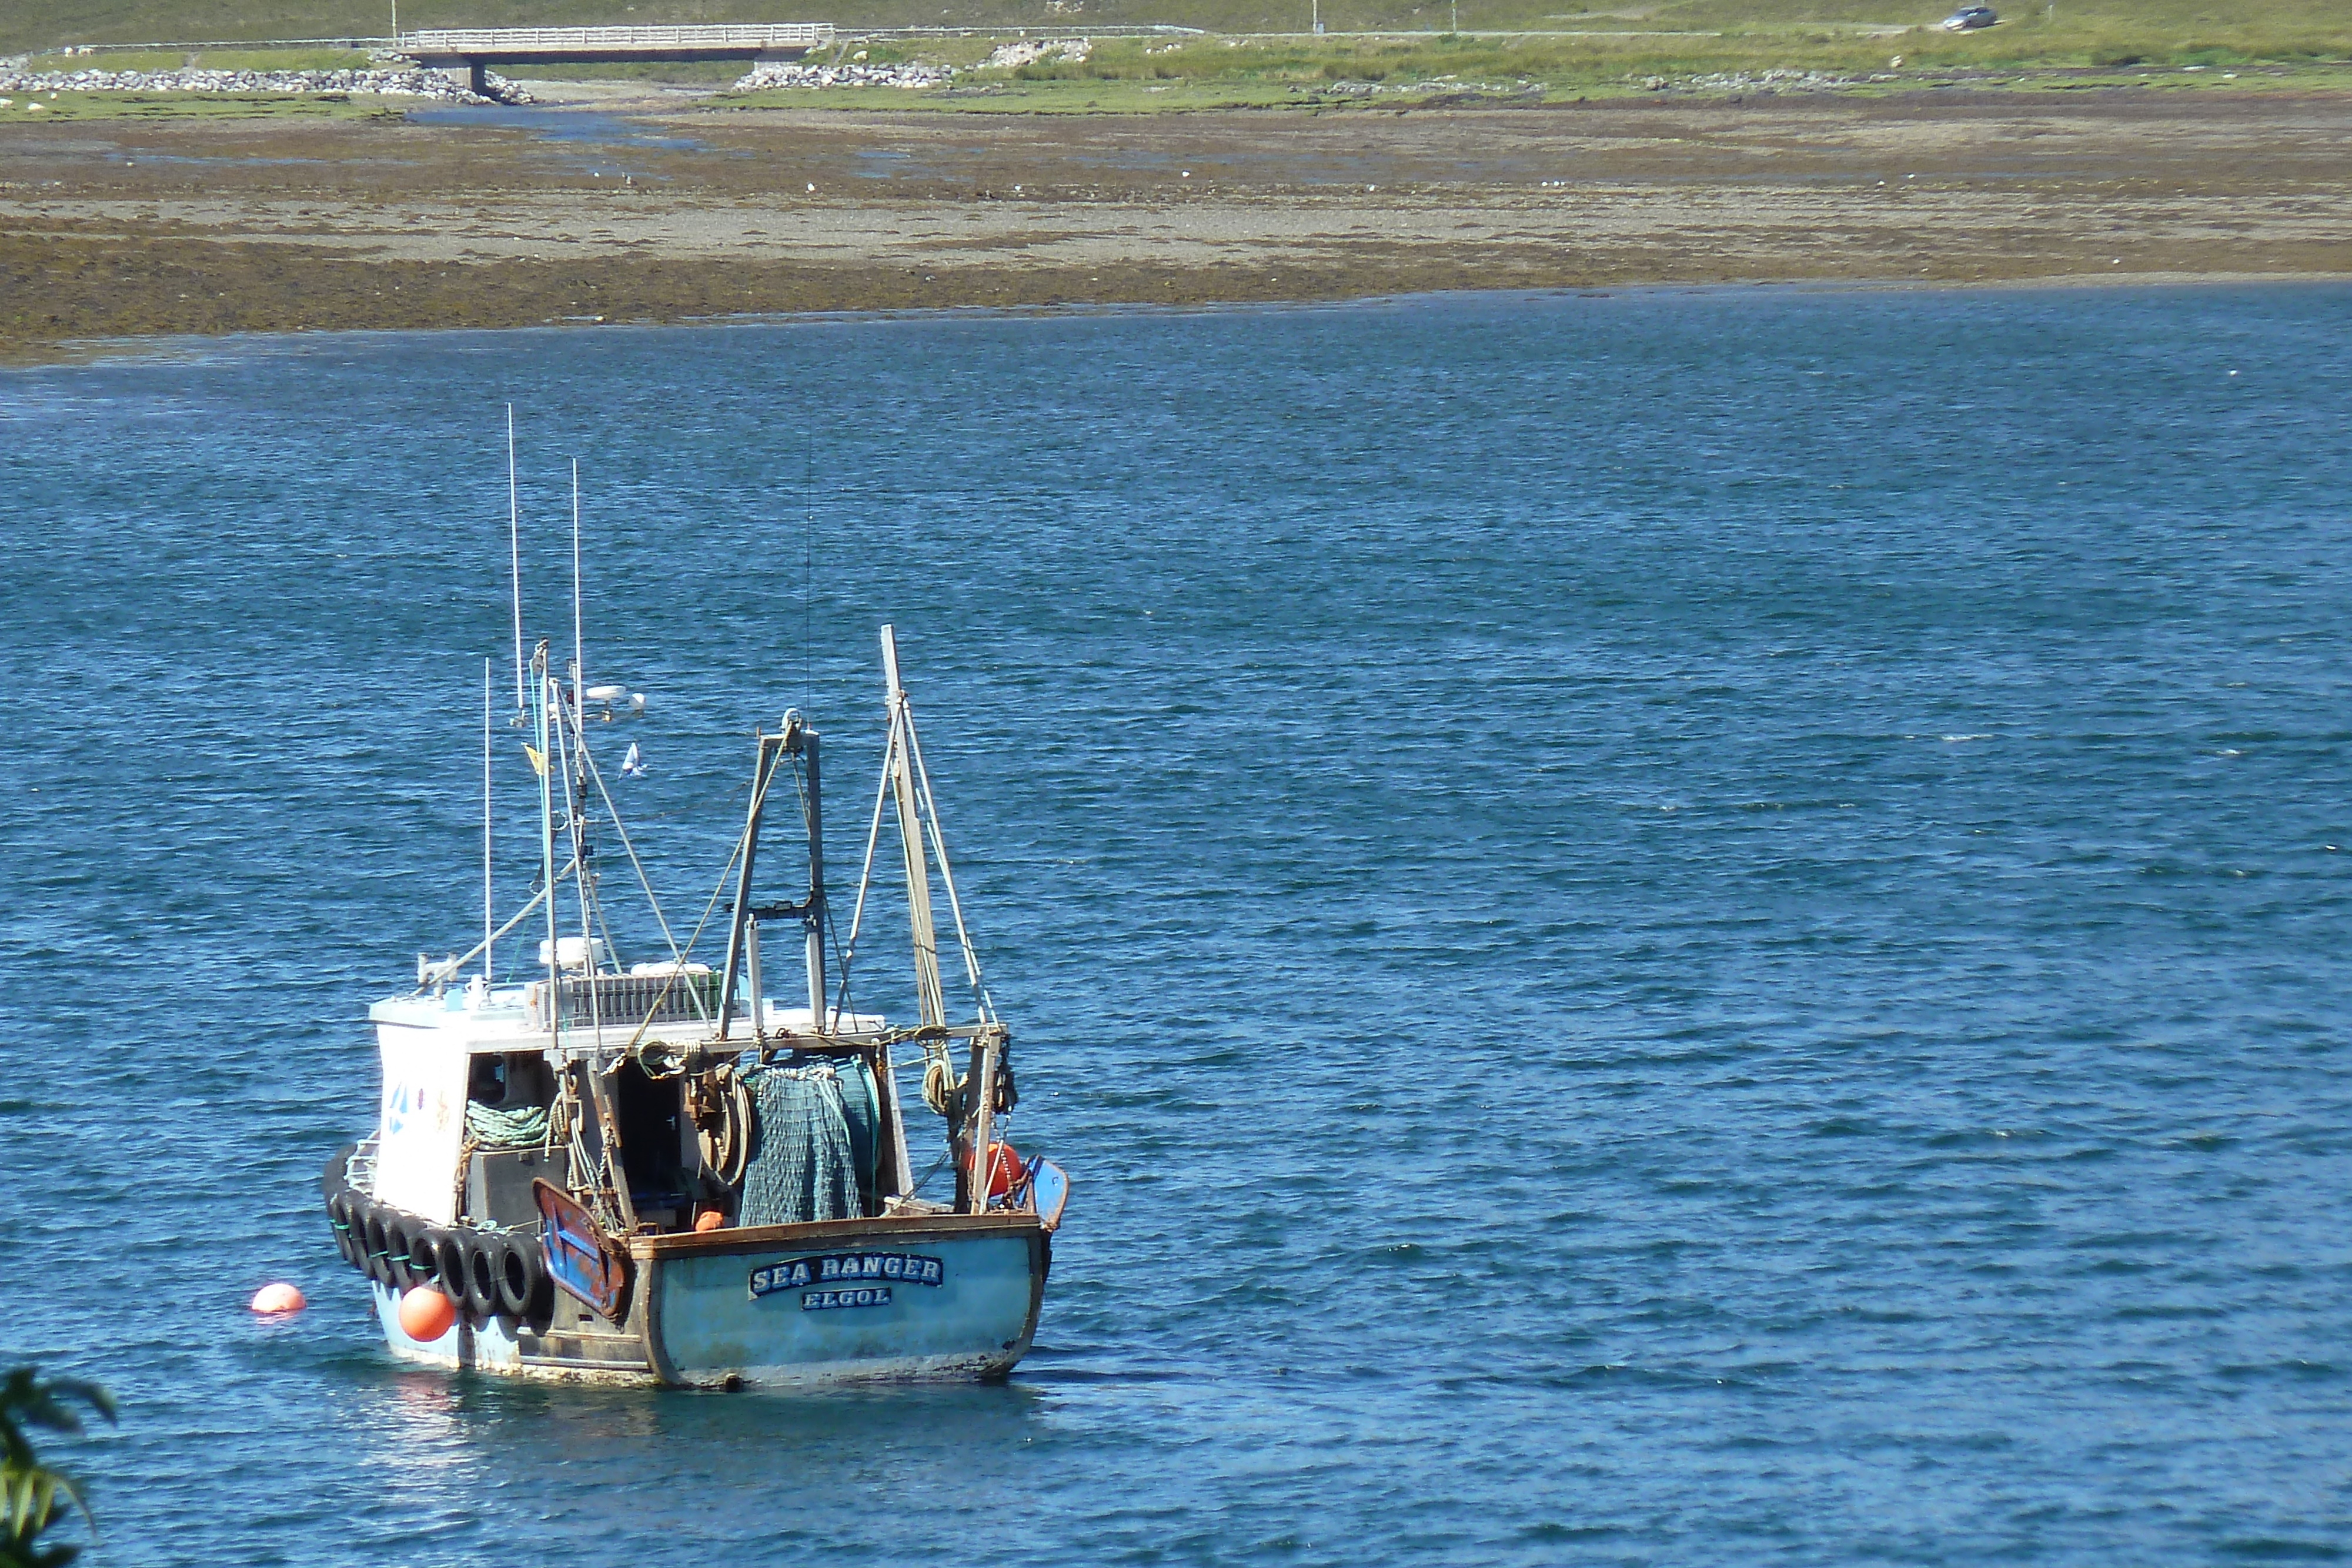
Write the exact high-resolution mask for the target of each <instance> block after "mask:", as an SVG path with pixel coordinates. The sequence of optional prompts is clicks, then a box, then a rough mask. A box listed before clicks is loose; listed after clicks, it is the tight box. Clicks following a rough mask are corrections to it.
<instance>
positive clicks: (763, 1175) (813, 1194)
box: [322, 523, 1069, 1389]
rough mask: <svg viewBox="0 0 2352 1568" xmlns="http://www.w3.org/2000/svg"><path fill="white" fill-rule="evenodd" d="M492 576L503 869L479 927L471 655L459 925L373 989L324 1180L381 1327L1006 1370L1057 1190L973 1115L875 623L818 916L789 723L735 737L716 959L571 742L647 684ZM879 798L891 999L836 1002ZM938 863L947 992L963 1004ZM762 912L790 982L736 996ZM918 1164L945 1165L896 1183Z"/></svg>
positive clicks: (814, 816) (964, 1025) (496, 1368)
mask: <svg viewBox="0 0 2352 1568" xmlns="http://www.w3.org/2000/svg"><path fill="white" fill-rule="evenodd" d="M574 531H575V562H576V559H577V546H576V533H577V525H576V523H575V529H574ZM575 573H576V566H575ZM516 601H517V608H516V667H517V688H518V713H517V723H518V724H519V725H520V727H524V728H525V730H526V733H527V734H528V735H529V737H530V738H529V739H528V740H524V741H523V742H522V744H521V745H520V747H519V749H520V752H521V753H522V757H521V758H520V759H518V761H517V763H516V766H517V767H518V768H520V767H521V766H522V765H523V764H524V763H526V762H527V764H528V766H529V768H530V781H531V784H532V786H533V787H534V788H535V789H536V790H537V795H538V805H539V823H540V831H539V843H538V846H537V847H538V851H539V855H538V860H539V865H538V868H537V871H538V874H537V875H536V876H535V877H534V879H533V883H534V891H533V892H532V893H531V894H530V898H529V899H528V900H527V901H526V902H524V903H523V904H522V905H521V907H520V909H518V910H516V911H515V912H514V913H513V914H512V915H509V917H508V918H507V919H506V921H505V922H504V923H503V924H502V925H498V924H494V921H495V917H496V908H495V901H494V899H493V897H492V894H491V884H490V868H491V844H490V822H491V819H492V813H491V811H490V809H489V805H488V801H489V799H490V790H491V782H492V759H493V756H494V750H495V748H494V747H493V744H492V727H491V724H490V718H489V709H490V706H491V698H490V695H489V692H488V685H489V681H488V666H487V665H486V666H485V696H484V724H483V736H484V741H483V757H484V763H483V767H484V787H483V788H484V800H485V807H484V817H483V845H484V850H483V864H484V870H483V877H484V908H483V915H482V919H483V925H482V938H481V940H480V942H479V943H478V944H477V945H476V946H474V947H473V948H472V949H471V950H469V951H467V952H466V953H464V954H462V955H456V956H448V957H445V958H440V959H432V958H428V957H425V956H422V955H420V956H419V957H418V959H417V966H416V979H415V988H413V989H410V990H408V991H406V992H405V993H404V994H401V995H395V996H392V997H388V998H384V999H383V1000H381V1001H378V1002H376V1003H375V1004H374V1005H373V1007H371V1008H370V1009H369V1020H370V1022H371V1023H372V1024H373V1029H374V1032H375V1042H376V1047H377V1051H378V1052H379V1054H380V1056H381V1058H382V1063H383V1085H382V1091H381V1095H380V1099H379V1109H378V1115H377V1121H376V1124H375V1127H374V1129H373V1131H372V1132H370V1133H369V1134H367V1136H366V1137H364V1138H362V1139H361V1140H359V1141H357V1142H356V1143H354V1144H352V1145H348V1146H347V1147H345V1148H343V1149H341V1150H339V1151H337V1153H336V1154H335V1155H334V1156H333V1157H332V1158H331V1160H329V1162H328V1164H327V1167H326V1170H325V1173H324V1176H323V1180H322V1187H323V1191H324V1197H325V1202H326V1212H327V1217H328V1219H329V1222H330V1223H331V1226H332V1228H333V1233H334V1237H335V1241H336V1245H337V1247H338V1248H339V1249H340V1250H341V1254H342V1256H343V1258H344V1260H346V1261H347V1262H349V1263H350V1264H351V1265H352V1267H353V1268H355V1269H357V1270H360V1271H361V1272H362V1273H363V1274H364V1275H365V1276H366V1278H367V1281H368V1289H369V1292H370V1299H371V1301H372V1302H373V1310H374V1314H375V1317H376V1319H377V1320H378V1322H380V1323H381V1325H382V1329H383V1337H384V1343H385V1344H386V1345H387V1346H388V1347H389V1348H390V1350H391V1353H392V1354H394V1355H395V1356H397V1357H399V1358H401V1359H402V1360H404V1361H409V1362H416V1363H423V1364H429V1365H433V1366H438V1367H445V1368H451V1369H456V1368H469V1369H476V1370H479V1371H482V1372H489V1373H500V1374H508V1375H520V1376H530V1377H548V1378H589V1379H596V1380H603V1381H619V1382H628V1383H639V1384H646V1385H678V1386H693V1387H716V1388H726V1389H733V1388H740V1387H745V1386H793V1385H824V1384H832V1383H840V1382H848V1381H859V1380H877V1379H908V1378H948V1377H952V1378H992V1377H1001V1376H1003V1375H1005V1374H1006V1373H1008V1372H1009V1371H1010V1370H1011V1369H1012V1368H1013V1364H1015V1363H1017V1362H1018V1361H1020V1360H1021V1358H1022V1356H1023V1355H1024V1354H1026V1353H1027V1351H1028V1349H1029V1346H1030V1343H1031V1340H1032V1338H1033V1336H1034V1334H1035V1332H1036V1328H1037V1317H1038V1312H1039V1309H1040V1307H1041V1305H1042V1303H1043V1301H1044V1294H1045V1279H1046V1274H1047V1271H1048V1270H1049V1268H1050V1265H1051V1262H1052V1256H1053V1253H1052V1241H1053V1235H1054V1231H1055V1227H1056V1226H1057V1225H1058V1224H1059V1223H1060V1220H1061V1215H1062V1208H1063V1206H1064V1204H1065V1202H1066V1199H1067V1197H1068V1191H1069V1184H1068V1180H1067V1178H1066V1176H1065V1175H1064V1174H1063V1172H1062V1171H1061V1169H1060V1168H1059V1167H1058V1166H1055V1165H1054V1164H1052V1163H1051V1162H1049V1161H1046V1160H1043V1159H1029V1160H1024V1159H1023V1158H1022V1157H1021V1156H1020V1155H1018V1154H1017V1153H1016V1152H1015V1151H1014V1150H1013V1147H1012V1146H1011V1145H1010V1144H1009V1143H1008V1142H1007V1141H1006V1139H1005V1136H1004V1133H1005V1128H1006V1125H1007V1121H1006V1118H1007V1117H1008V1116H1009V1115H1010V1114H1011V1113H1012V1112H1013V1108H1014V1105H1015V1103H1016V1098H1017V1096H1016V1091H1015V1087H1014V1082H1013V1061H1012V1055H1011V1046H1012V1034H1011V1031H1010V1030H1008V1029H1007V1028H1006V1026H1005V1024H1004V1023H1003V1020H1002V1019H1000V1018H999V1017H998V1015H997V1012H996V1009H995V1006H994V1003H993V1001H992V999H991V998H990V996H989V993H988V988H987V987H986V986H985V985H984V984H983V982H982V976H981V970H980V964H979V960H978V957H977V956H976V955H975V953H974V950H973V948H972V945H971V936H970V934H969V932H968V931H967V929H966V927H965V923H964V910H963V904H962V902H961V899H960V898H959V897H958V895H957V893H956V887H955V881H954V876H953V873H952V871H951V869H950V864H949V862H948V857H947V848H946V842H945V840H944V838H943V837H942V836H941V834H940V828H939V815H938V808H937V803H936V801H935V800H934V799H933V796H932V790H931V781H930V777H929V772H928V770H927V769H926V768H925V767H924V764H923V758H922V748H921V745H920V742H919V739H918V738H917V736H916V732H915V723H914V712H913V707H912V705H911V703H910V702H909V700H908V695H907V691H906V687H905V685H903V683H902V682H901V680H900V676H899V667H898V644H897V640H896V637H895V634H894V632H893V631H892V629H891V628H890V627H888V626H885V627H883V628H882V629H881V644H882V665H883V674H884V687H885V691H886V694H887V716H888V738H887V744H886V746H885V750H884V763H883V768H882V778H881V781H880V785H879V788H878V789H877V792H876V797H875V804H874V814H873V821H872V823H871V826H870V829H869V831H868V833H867V835H866V855H865V863H864V869H863V870H862V871H861V873H860V875H859V882H858V890H857V898H856V905H855V910H854V913H853V915H852V917H851V920H850V922H849V929H848V933H847V936H846V937H845V938H843V939H838V940H837V939H836V938H837V929H836V925H835V921H834V920H833V918H832V910H831V906H830V902H829V900H828V897H827V894H826V883H825V875H824V835H823V810H822V794H821V783H822V769H821V766H820V762H821V756H822V748H821V746H820V737H819V735H818V733H817V731H816V729H815V728H814V727H813V726H812V725H811V724H810V723H809V722H808V721H807V720H806V719H805V718H804V717H803V716H802V715H801V714H800V713H799V712H798V711H797V710H793V711H787V712H786V713H785V714H784V715H783V716H782V722H781V724H779V725H778V726H777V727H775V728H774V729H772V730H769V729H767V728H765V727H761V729H760V730H759V731H758V733H757V746H756V751H755V755H754V757H753V758H752V769H751V786H750V808H749V814H748V819H747V821H745V823H744V826H743V829H742V831H741V833H740V836H739V837H738V838H737V840H736V841H735V845H734V850H733V852H732V854H731V856H730V861H729V863H728V865H727V867H726V869H725V871H724V872H723V873H721V875H720V877H719V882H718V885H717V886H716V887H715V888H714V890H713V893H712V895H711V901H710V905H709V910H707V911H706V915H705V920H706V923H708V921H709V915H710V914H711V913H712V912H715V911H717V910H718V909H719V906H720V904H722V902H724V903H725V904H726V908H727V915H726V921H725V925H724V930H725V938H726V939H725V948H724V953H723V955H721V956H720V957H719V964H718V965H717V966H716V967H712V966H711V965H709V964H706V963H702V962H698V961H697V960H696V958H695V956H694V951H693V949H694V940H693V937H692V936H689V937H688V940H687V941H686V942H684V943H683V944H681V943H679V942H677V941H676V940H675V938H674V936H673V927H672V925H671V924H670V922H669V921H668V920H667V917H666V916H664V915H662V914H661V909H660V904H659V901H658V900H656V899H655V898H654V896H653V890H652V888H651V886H650V884H649V883H646V878H645V874H644V871H643V867H642V862H640V860H639V857H638V855H637V852H636V850H635V845H634V844H633V843H632V842H631V841H630V839H629V836H628V833H627V830H626V828H625V825H624V824H623V822H622V821H621V816H620V812H619V811H618V810H617V809H616V808H615V807H614V803H613V796H612V792H611V790H610V789H608V788H607V787H606V784H605V781H604V776H603V774H602V772H601V770H600V769H599V768H598V766H597V762H596V758H595V757H594V755H593V753H594V746H593V738H594V737H595V735H596V733H597V732H598V731H600V730H602V728H603V726H604V724H605V723H606V722H609V721H612V720H614V718H616V717H625V716H628V715H629V714H631V713H641V712H642V711H643V708H644V699H643V698H642V696H639V695H633V694H630V693H629V692H627V691H626V690H625V688H623V687H619V686H609V685H607V686H591V685H586V684H585V675H584V673H583V667H582V666H583V663H584V659H583V656H582V654H581V652H580V650H579V646H578V640H577V624H578V622H577V613H576V605H577V585H576V580H575V589H574V602H575V618H574V632H575V635H574V649H573V657H572V663H571V665H570V668H569V669H568V670H558V669H557V668H555V667H553V666H552V664H551V653H550V650H549V645H548V644H547V643H544V642H542V643H540V644H539V645H538V647H537V648H536V649H535V650H534V651H533V652H532V653H530V655H529V657H528V659H526V658H525V657H524V656H523V654H522V643H521V612H520V585H519V584H518V587H517V592H516ZM633 752H634V748H633ZM631 760H632V761H633V762H634V761H635V757H634V755H633V757H632V759H631ZM787 804H788V805H790V806H792V807H796V808H797V813H796V814H797V816H798V818H799V825H800V828H801V829H802V831H803V834H804V837H805V840H806V858H805V878H804V881H802V880H801V877H800V874H799V868H797V867H796V868H794V875H793V880H794V881H795V882H796V883H799V885H798V886H797V887H796V888H795V889H794V890H793V892H794V894H795V895H794V896H791V897H787V898H783V899H781V900H776V901H772V902H761V896H760V889H761V881H760V878H759V873H760V872H761V858H760V851H761V831H762V829H763V828H764V827H766V826H767V825H768V824H769V822H770V821H771V820H772V819H774V818H776V817H778V816H779V815H780V814H782V813H780V812H779V810H778V807H779V806H780V805H787ZM892 816H894V817H895V825H896V830H897V838H898V843H899V847H900V850H901V859H902V860H903V862H904V869H905V874H906V883H905V886H906V904H907V909H908V926H909V935H910V936H911V939H912V940H911V948H912V960H913V969H914V981H915V985H914V990H915V1004H916V1015H917V1016H916V1017H915V1018H914V1019H912V1020H909V1021H907V1022H904V1023H898V1024H894V1023H892V1022H891V1021H890V1020H889V1019H887V1018H886V1017H884V1016H883V1015H881V1014H877V1013H867V1012H860V1011H857V1010H856V1009H854V1008H853V1007H852V1006H851V998H850V988H849V982H850V976H851V969H852V966H853V963H854V960H855V957H856V951H857V946H858V942H859V940H860V938H861V936H863V935H864V933H865V926H866V917H867V914H868V894H869V891H871V890H873V889H874V887H875V885H876V864H875V861H876V854H877V849H878V848H879V847H880V845H881V840H882V837H883V829H884V824H885V820H886V817H892ZM607 839H609V841H610V842H611V843H612V844H615V845H617V846H618V847H619V848H620V849H621V850H622V851H623V852H625V857H626V860H627V862H628V864H629V865H630V866H631V867H632V868H633V869H635V871H636V873H637V883H638V884H639V886H640V887H641V888H642V890H643V892H644V894H645V897H646V901H647V903H648V904H651V905H652V908H653V912H654V919H655V924H656V925H657V926H658V929H659V931H660V933H661V940H660V943H659V946H657V947H656V956H654V957H652V958H650V959H648V960H646V961H640V962H636V963H632V964H628V965H624V964H623V963H622V961H621V957H620V955H619V954H618V952H617V949H616V946H615V943H614V937H613V935H612V930H611V926H610V923H609V922H608V920H607V919H606V911H605V907H604V904H605V900H604V894H603V892H602V889H601V881H602V879H601V878H600V875H599V873H598V871H597V869H596V868H597V866H598V864H599V860H598V851H599V849H600V848H604V847H606V845H605V841H606V840H607ZM935 877H936V882H937V887H938V889H939V890H940V891H942V892H944V893H945V894H946V898H947V904H948V909H949V911H950V915H951V918H952V925H953V928H954V932H955V937H956V945H957V947H958V948H959V949H960V951H961V956H962V959H963V968H964V971H965V977H966V978H967V979H968V980H969V982H970V988H971V996H972V1008H971V1014H970V1016H967V1017H963V1018H961V1019H960V1020H956V1019H950V1017H949V1014H948V1010H947V1003H946V996H945V988H944V987H943V985H942V981H941V977H940V942H939V936H938V932H937V928H936V926H935V925H934V916H933V912H934V908H935V905H934V904H933V900H932V894H933V891H934V878H935ZM877 907H878V906H877ZM763 929H766V930H769V931H771V932H773V931H776V930H778V929H782V930H783V931H787V932H790V933H791V934H792V935H793V936H796V937H797V938H798V940H797V942H795V943H793V946H797V947H798V948H799V949H800V953H799V958H800V964H799V965H797V966H795V967H804V968H805V971H806V976H805V977H806V989H805V993H804V995H803V996H800V997H794V998H790V999H779V998H772V997H770V996H768V995H767V994H766V992H765V990H764V988H763V987H762V972H761V933H762V930H763ZM518 930H527V932H528V934H527V935H526V936H521V937H520V938H516V940H518V941H520V942H525V943H527V942H528V941H529V940H530V937H532V936H536V937H537V938H538V940H539V946H538V955H537V958H538V961H537V963H536V964H535V965H533V966H531V967H530V969H529V970H528V971H527V972H524V973H506V972H501V971H499V969H498V968H497V967H496V956H497V954H498V953H499V951H500V949H501V944H502V943H505V942H507V941H508V939H509V937H513V936H514V934H515V933H517V932H518ZM902 1080H912V1081H914V1082H919V1084H920V1088H919V1091H917V1093H918V1094H919V1105H918V1106H917V1107H916V1108H915V1109H916V1110H918V1111H928V1112H929V1113H932V1114H935V1115H937V1116H938V1117H939V1118H940V1124H941V1125H940V1128H939V1129H938V1131H939V1132H940V1133H941V1134H944V1135H943V1136H942V1137H940V1139H939V1145H938V1146H939V1154H938V1157H937V1158H936V1159H934V1160H932V1161H930V1162H929V1164H930V1167H931V1168H930V1170H929V1172H927V1173H926V1175H925V1176H924V1177H920V1178H919V1177H918V1176H917V1175H916V1171H915V1166H916V1163H917V1158H918V1156H917V1155H916V1153H915V1150H914V1148H913V1147H912V1146H911V1140H910V1134H909V1131H908V1120H909V1116H910V1112H909V1108H908V1107H907V1106H905V1105H904V1104H903V1103H902ZM905 1086H906V1087H909V1088H911V1087H912V1084H911V1083H908V1084H907V1085H905ZM942 1167H946V1168H948V1169H950V1170H951V1171H952V1173H953V1181H952V1192H951V1193H950V1191H948V1190H947V1186H946V1184H945V1183H942V1184H941V1186H940V1191H939V1192H938V1194H937V1196H933V1197H927V1196H925V1190H926V1182H927V1181H928V1180H929V1177H931V1176H937V1175H938V1174H939V1173H940V1169H941V1168H942Z"/></svg>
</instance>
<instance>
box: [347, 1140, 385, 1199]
mask: <svg viewBox="0 0 2352 1568" xmlns="http://www.w3.org/2000/svg"><path fill="white" fill-rule="evenodd" d="M376 1142H377V1138H376V1134H373V1133H370V1134H368V1135H367V1136H366V1137H364V1138H362V1139H361V1140H360V1142H359V1145H358V1146H357V1147H356V1148H354V1149H352V1153H351V1157H350V1158H348V1159H346V1160H345V1161H344V1162H343V1180H344V1181H345V1182H346V1183H348V1184H349V1185H350V1186H351V1187H352V1190H353V1191H356V1192H363V1193H365V1194H367V1195H368V1196H369V1197H374V1196H375V1152H376Z"/></svg>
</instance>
